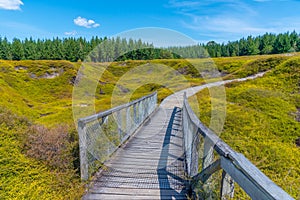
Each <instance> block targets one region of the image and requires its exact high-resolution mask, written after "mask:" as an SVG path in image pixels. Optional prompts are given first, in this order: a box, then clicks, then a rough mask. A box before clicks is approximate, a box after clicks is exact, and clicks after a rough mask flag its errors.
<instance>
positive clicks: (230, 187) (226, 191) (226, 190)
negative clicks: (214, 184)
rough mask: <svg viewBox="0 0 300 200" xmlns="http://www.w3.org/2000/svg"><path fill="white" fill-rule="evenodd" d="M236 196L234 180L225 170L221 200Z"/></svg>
mask: <svg viewBox="0 0 300 200" xmlns="http://www.w3.org/2000/svg"><path fill="white" fill-rule="evenodd" d="M233 196H234V180H233V179H232V178H231V177H230V176H229V174H227V173H226V172H225V171H224V170H223V172H222V180H221V200H227V199H230V198H233Z"/></svg>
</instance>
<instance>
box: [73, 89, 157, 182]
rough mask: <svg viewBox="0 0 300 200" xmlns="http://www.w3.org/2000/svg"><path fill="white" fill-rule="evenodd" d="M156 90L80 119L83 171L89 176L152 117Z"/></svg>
mask: <svg viewBox="0 0 300 200" xmlns="http://www.w3.org/2000/svg"><path fill="white" fill-rule="evenodd" d="M156 105H157V92H154V93H152V94H150V95H147V96H144V97H142V98H140V99H137V100H135V101H132V102H129V103H127V104H124V105H120V106H117V107H115V108H112V109H109V110H107V111H104V112H101V113H98V114H95V115H91V116H88V117H85V118H81V119H79V120H78V135H79V151H80V173H81V179H82V180H87V179H89V178H90V177H91V175H92V174H93V173H94V172H96V171H97V170H98V169H99V167H101V166H102V164H103V163H104V162H105V161H106V160H107V159H108V158H109V157H110V156H111V155H112V153H113V152H115V151H116V149H118V147H119V146H120V145H122V144H123V143H124V142H125V141H126V140H127V139H128V138H129V137H130V136H131V135H132V134H133V133H134V132H135V131H136V130H137V129H138V128H139V127H140V126H141V125H142V124H143V122H144V121H145V120H146V119H147V118H148V117H149V115H150V114H151V113H153V111H154V110H155V108H156Z"/></svg>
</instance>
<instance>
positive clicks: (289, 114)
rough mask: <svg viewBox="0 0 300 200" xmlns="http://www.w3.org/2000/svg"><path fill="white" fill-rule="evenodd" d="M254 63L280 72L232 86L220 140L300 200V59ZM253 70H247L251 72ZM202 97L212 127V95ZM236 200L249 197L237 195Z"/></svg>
mask: <svg viewBox="0 0 300 200" xmlns="http://www.w3.org/2000/svg"><path fill="white" fill-rule="evenodd" d="M272 59H273V58H272ZM280 60H281V59H280ZM252 63H253V64H255V66H267V65H268V63H269V64H270V65H274V66H270V69H272V70H271V71H269V72H268V73H267V74H266V75H265V76H264V77H263V78H259V79H256V80H251V81H247V82H243V83H239V82H235V83H230V84H228V85H226V94H227V113H226V121H225V126H224V130H223V132H222V133H221V135H220V136H221V138H222V139H223V140H224V141H225V142H226V143H227V144H229V145H230V146H231V147H232V148H233V149H234V150H236V151H238V152H240V153H243V154H244V155H245V156H246V157H247V158H248V159H249V160H250V161H252V162H253V163H254V164H255V165H256V166H257V167H258V168H259V169H260V170H262V171H263V172H264V173H265V174H266V175H267V176H268V177H270V178H271V179H272V180H273V181H274V182H275V183H276V184H278V185H279V186H280V187H282V188H283V189H284V190H285V191H286V192H288V193H289V194H290V195H292V196H293V197H294V198H295V199H299V198H300V196H299V194H300V182H299V180H300V170H299V166H300V151H299V147H296V144H295V140H296V139H297V138H299V137H300V123H299V122H297V121H296V117H295V113H296V111H297V108H298V109H299V107H300V105H299V101H300V85H299V83H300V58H299V56H296V57H293V58H288V59H283V62H282V61H280V62H279V61H278V62H277V61H271V62H263V63H260V62H259V60H258V61H254V62H252ZM249 64H250V63H249ZM249 64H247V66H246V68H250V66H249ZM197 96H198V98H199V107H200V119H201V120H202V121H203V122H204V123H205V124H206V125H207V126H208V125H209V123H210V118H211V100H212V99H211V98H210V97H209V92H208V90H203V91H201V92H200V93H198V94H197ZM194 106H195V105H194ZM236 199H248V197H247V196H246V194H245V193H244V192H243V191H242V190H241V189H237V190H236Z"/></svg>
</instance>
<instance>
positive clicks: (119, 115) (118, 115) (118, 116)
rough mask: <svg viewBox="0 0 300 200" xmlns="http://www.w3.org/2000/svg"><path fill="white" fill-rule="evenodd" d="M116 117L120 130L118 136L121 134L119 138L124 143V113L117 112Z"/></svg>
mask: <svg viewBox="0 0 300 200" xmlns="http://www.w3.org/2000/svg"><path fill="white" fill-rule="evenodd" d="M116 115H117V116H116V117H117V126H118V127H117V129H118V134H119V138H120V142H121V143H122V142H123V141H122V113H121V111H120V110H119V111H117V112H116Z"/></svg>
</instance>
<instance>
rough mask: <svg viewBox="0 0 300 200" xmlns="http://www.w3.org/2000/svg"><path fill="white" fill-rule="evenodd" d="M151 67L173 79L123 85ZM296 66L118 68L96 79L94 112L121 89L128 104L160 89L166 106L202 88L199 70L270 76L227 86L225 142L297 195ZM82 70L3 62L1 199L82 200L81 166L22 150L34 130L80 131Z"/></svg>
mask: <svg viewBox="0 0 300 200" xmlns="http://www.w3.org/2000/svg"><path fill="white" fill-rule="evenodd" d="M149 63H150V65H151V64H153V65H156V66H157V65H161V66H168V67H169V68H170V69H173V70H174V73H171V74H167V73H166V74H162V75H163V77H164V78H165V80H164V82H151V83H148V84H145V85H139V84H138V83H135V82H134V81H133V82H126V84H125V86H123V85H122V86H119V84H120V80H121V79H122V77H124V74H126V73H129V72H131V71H132V70H134V69H136V68H137V66H140V65H145V66H146V65H147V64H149ZM270 63H272V64H270ZM295 63H296V64H297V63H298V59H297V55H296V56H294V57H293V58H291V57H287V56H285V55H276V56H252V57H234V58H216V59H213V62H212V60H209V59H193V60H180V59H178V60H175V59H174V60H153V61H124V62H114V63H112V64H111V65H110V66H109V67H108V68H107V70H106V71H105V72H104V74H103V75H102V77H101V78H100V80H99V84H98V86H97V88H96V94H95V108H96V110H97V111H102V110H106V109H108V108H110V107H111V105H112V102H111V96H112V93H113V92H114V90H115V89H116V88H117V93H119V94H121V95H122V94H124V95H126V93H131V94H132V96H131V97H130V99H136V98H139V97H141V96H143V95H145V94H149V93H151V92H153V91H155V90H158V94H159V101H161V100H163V99H164V98H165V97H166V96H168V95H170V94H172V92H174V91H177V90H180V89H183V88H185V87H188V86H193V85H199V84H202V83H204V82H205V81H204V79H203V78H201V75H200V74H199V72H198V70H200V71H201V70H203V69H204V70H206V73H207V71H209V68H210V67H211V66H215V67H216V68H218V69H219V70H220V71H221V74H222V76H223V78H224V79H231V78H237V77H244V76H247V75H249V74H254V73H256V72H258V71H268V70H270V69H273V70H272V71H271V72H269V73H268V75H267V76H266V77H265V78H263V79H258V80H255V81H253V82H247V83H245V84H246V85H243V84H240V83H236V84H231V85H230V87H228V91H227V94H228V102H230V103H228V104H229V105H228V111H227V121H226V125H225V132H224V133H222V137H224V140H226V132H228V134H227V135H228V138H230V140H229V139H228V140H226V142H228V143H229V144H230V145H232V146H233V147H234V148H235V149H236V150H238V151H240V152H242V153H244V154H245V155H246V157H248V158H249V159H250V160H251V161H253V162H254V163H255V164H257V165H258V167H259V168H261V169H262V170H263V171H264V172H265V173H267V175H269V176H270V177H271V178H272V179H273V180H274V181H275V182H277V183H278V184H279V185H281V186H283V187H284V189H286V190H287V191H288V192H290V193H291V194H293V195H294V196H295V194H296V192H297V187H298V188H299V183H297V180H296V179H295V178H297V176H298V179H299V171H297V170H298V169H299V168H297V167H298V166H299V155H298V153H299V149H297V148H296V147H295V145H294V143H293V140H294V139H295V136H297V135H298V136H299V125H298V124H297V123H296V122H295V121H294V120H293V113H294V112H295V107H298V108H299V107H300V103H299V102H300V100H299V92H298V93H297V92H295V91H296V88H297V87H296V86H294V87H291V86H293V85H295V84H296V83H297V81H299V79H297V73H298V75H299V74H300V73H299V71H293V70H298V69H299V68H297V67H296V68H295V69H294V68H292V67H290V65H291V66H294V64H295ZM299 63H300V61H299ZM100 65H102V67H103V65H105V64H100ZM80 66H81V63H71V62H67V61H18V62H17V61H0V93H1V98H0V111H1V112H0V118H1V121H0V137H1V141H0V165H1V170H0V171H1V172H0V173H1V176H0V179H1V180H0V198H1V199H79V198H80V196H81V195H82V194H83V192H84V187H83V185H82V184H81V183H80V179H79V174H78V171H76V166H74V169H72V168H69V169H67V170H61V169H58V168H55V167H53V166H49V165H48V164H47V162H45V161H44V160H40V159H36V158H32V157H29V156H28V155H27V154H26V149H24V138H26V134H28V129H30V127H31V126H33V125H35V124H37V125H43V126H46V127H48V128H53V127H56V126H58V125H61V124H64V125H68V126H70V127H71V130H72V129H74V128H75V125H74V121H73V113H72V91H73V86H74V80H75V77H76V74H77V70H78V69H79V68H80ZM291 70H292V71H291ZM147 72H148V74H147V78H149V79H152V80H157V77H154V76H155V73H154V71H151V70H148V71H147ZM295 74H296V75H295ZM138 76H139V74H135V75H133V76H132V77H130V79H131V80H138V78H139V79H140V80H142V78H141V77H138ZM178 77H182V78H181V79H179V78H178ZM298 78H299V77H298ZM124 80H126V79H124ZM128 80H129V79H128ZM247 84H248V85H247ZM266 91H268V92H266ZM203 92H205V91H203ZM203 92H202V93H201V99H202V100H201V101H202V103H201V109H202V110H201V118H202V120H203V121H205V122H208V121H209V99H208V97H207V98H204V97H203V95H204V93H203ZM204 96H205V95H204ZM118 103H122V100H120V101H119V102H118ZM246 111H248V112H246ZM245 113H248V114H247V115H246V114H245ZM50 132H51V131H50ZM242 133H243V134H244V135H245V137H242V135H243V134H242ZM232 136H235V137H232ZM248 138H250V139H251V140H248ZM252 138H253V139H252ZM76 140H77V139H76V138H75V141H73V142H74V144H76ZM249 141H250V142H249ZM257 141H260V142H257ZM77 142H78V141H77ZM72 144H73V143H72ZM293 145H294V146H293ZM260 149H265V150H264V151H259V150H260ZM68 155H69V154H68ZM274 155H275V157H274ZM286 155H288V156H286ZM77 156H78V155H77ZM266 156H267V159H265V157H266ZM272 156H273V157H272ZM74 159H76V156H75V158H74ZM77 159H78V158H77ZM271 161H272V162H271ZM77 167H78V163H77ZM77 170H78V169H77ZM286 183H288V184H286ZM287 187H288V188H287ZM298 192H299V191H298Z"/></svg>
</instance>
